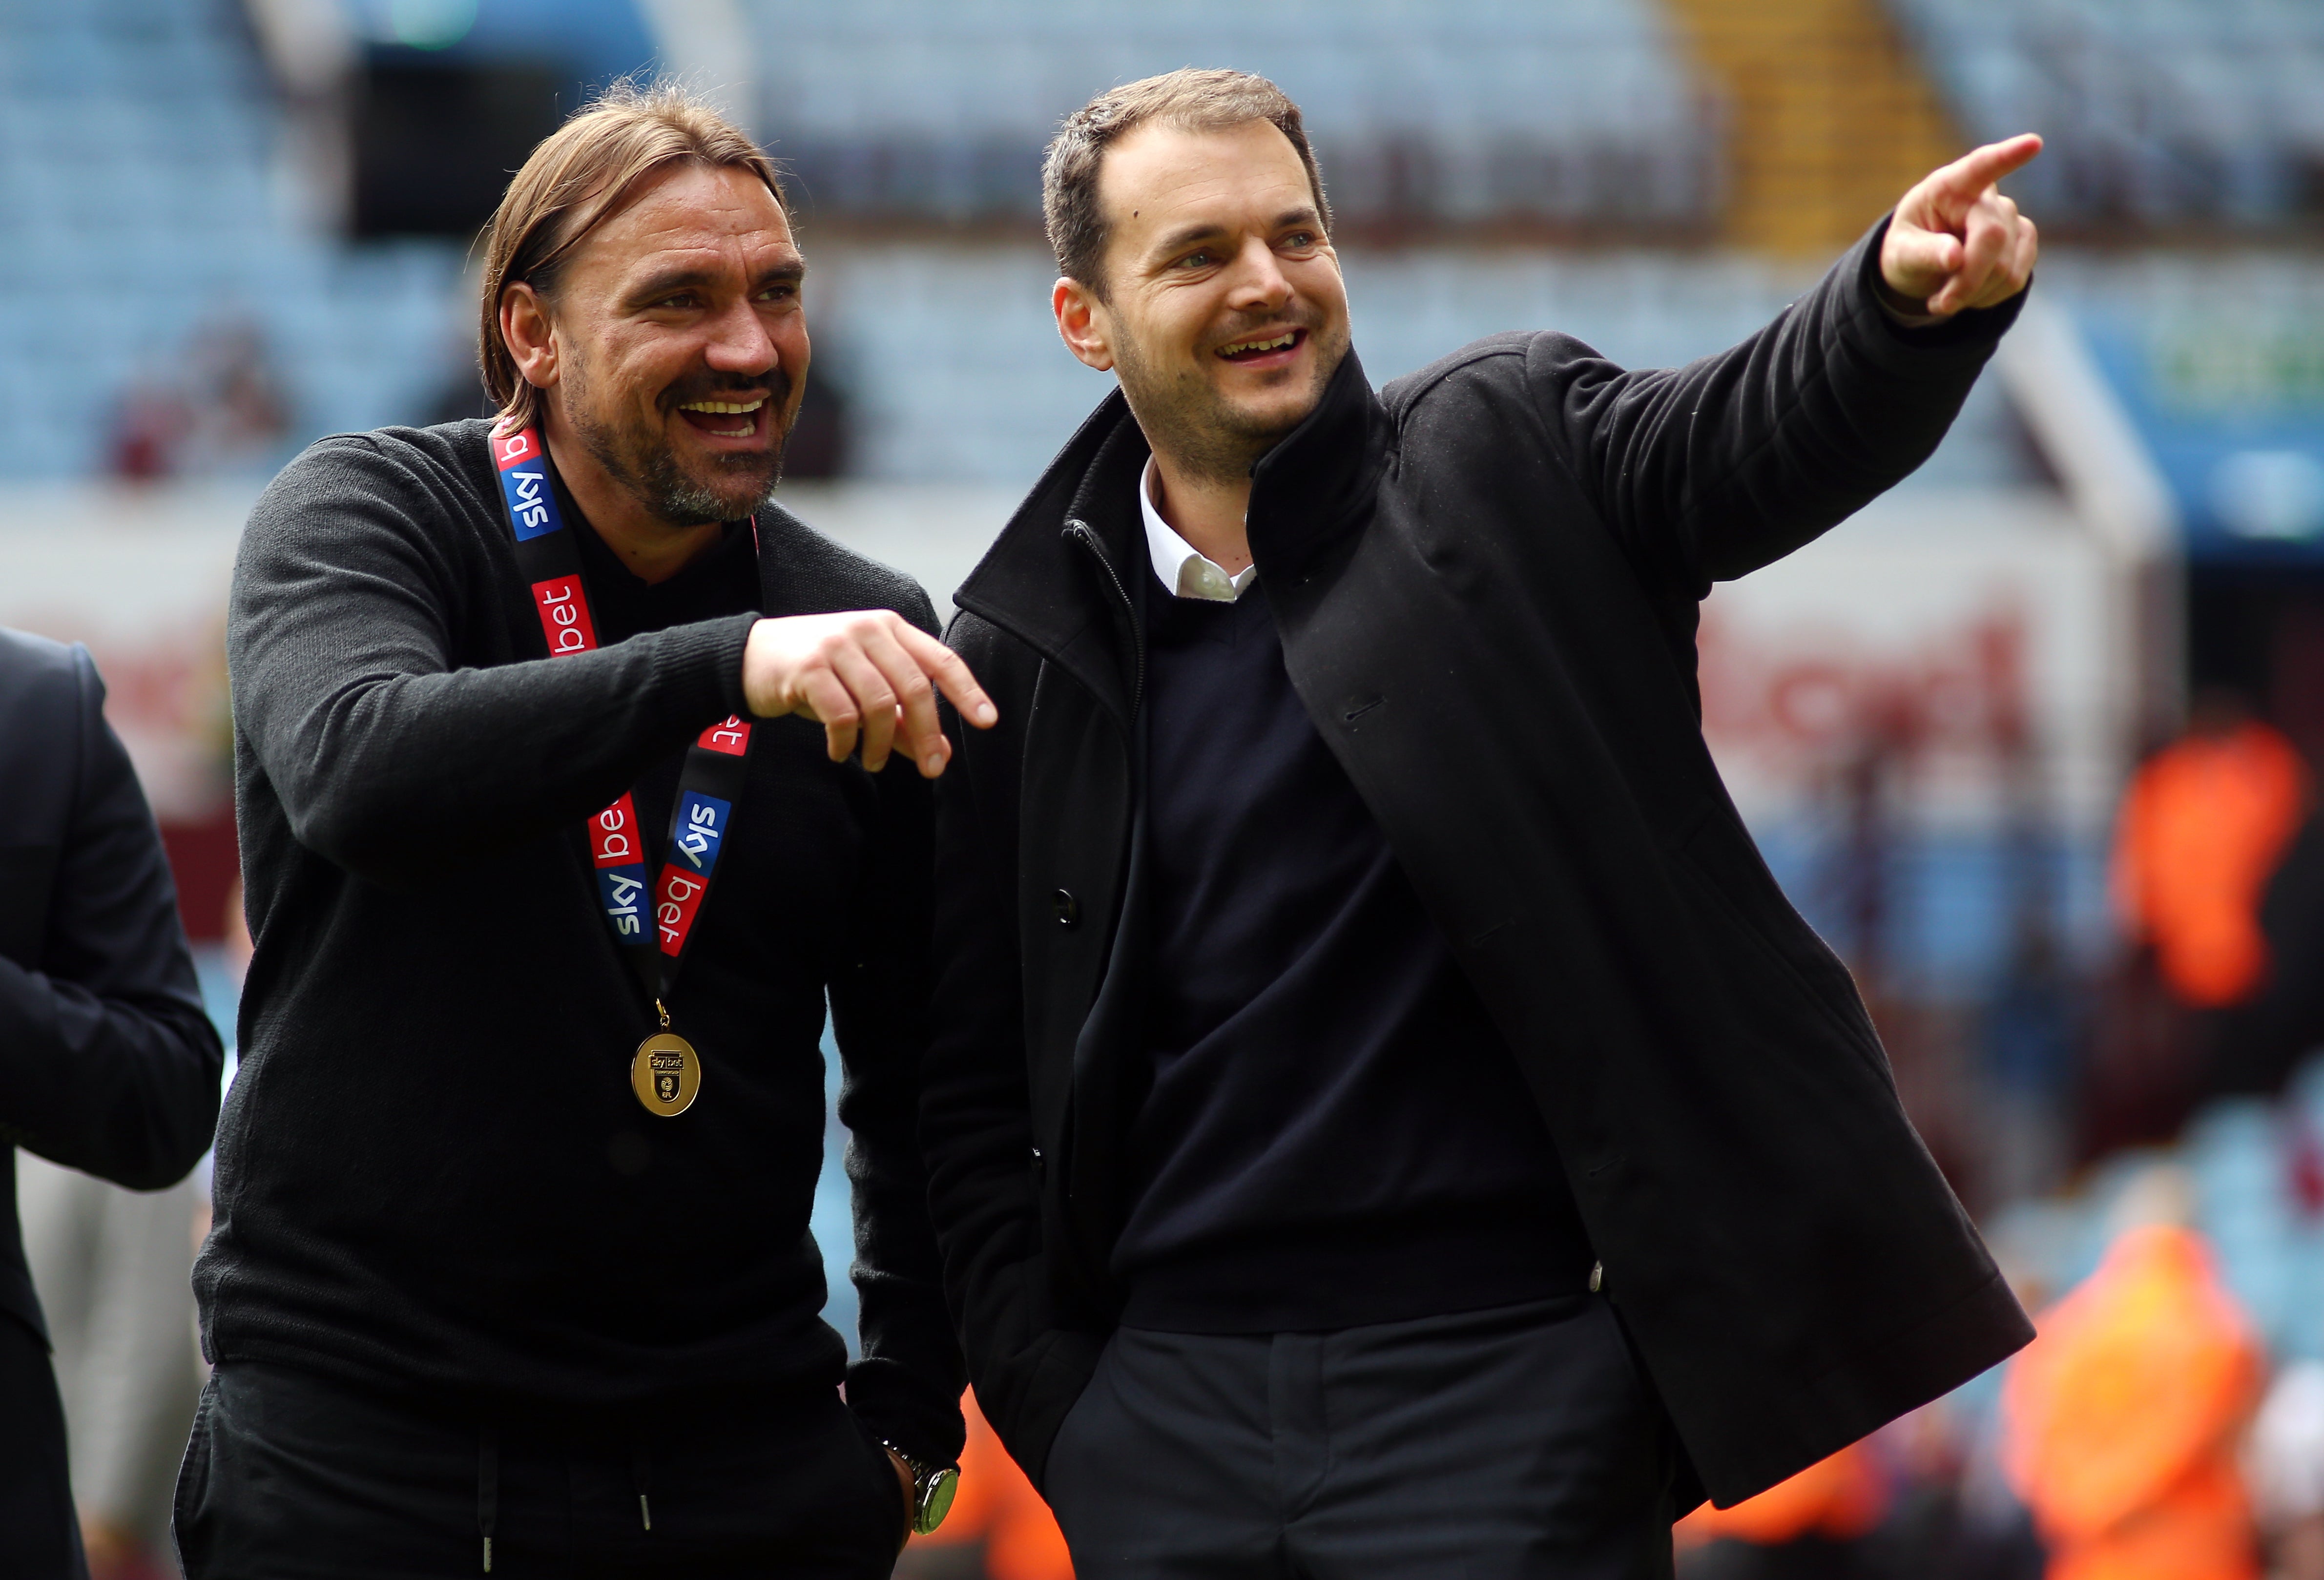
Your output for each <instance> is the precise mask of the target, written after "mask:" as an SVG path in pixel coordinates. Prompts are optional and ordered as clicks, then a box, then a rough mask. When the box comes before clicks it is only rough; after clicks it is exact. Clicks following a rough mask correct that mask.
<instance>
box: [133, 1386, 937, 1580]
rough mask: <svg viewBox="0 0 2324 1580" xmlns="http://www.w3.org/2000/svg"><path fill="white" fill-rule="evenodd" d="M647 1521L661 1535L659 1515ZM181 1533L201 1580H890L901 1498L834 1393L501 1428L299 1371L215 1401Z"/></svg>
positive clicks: (215, 1394)
mask: <svg viewBox="0 0 2324 1580" xmlns="http://www.w3.org/2000/svg"><path fill="white" fill-rule="evenodd" d="M649 1520H650V1528H649V1524H648V1521H649ZM175 1529H176V1533H177V1538H178V1556H179V1561H180V1563H181V1564H182V1565H183V1566H184V1567H185V1571H186V1575H187V1576H188V1580H289V1577H291V1576H309V1575H313V1576H324V1575H328V1576H333V1577H335V1580H373V1577H376V1580H389V1577H390V1576H393V1577H395V1580H402V1577H404V1576H411V1577H413V1580H417V1577H419V1576H422V1575H425V1576H428V1577H429V1580H445V1577H446V1576H453V1575H480V1574H483V1573H484V1572H485V1570H484V1538H485V1536H486V1535H487V1534H489V1535H490V1536H491V1538H492V1547H491V1553H492V1566H491V1570H490V1573H491V1574H492V1575H493V1576H494V1577H495V1580H499V1577H500V1576H508V1577H509V1580H526V1577H528V1576H536V1575H558V1576H565V1575H670V1576H678V1575H684V1576H687V1580H712V1577H716V1576H725V1575H754V1576H755V1575H802V1576H835V1577H837V1576H846V1577H848V1580H856V1577H859V1576H869V1575H886V1574H888V1573H889V1572H890V1569H892V1568H893V1567H894V1566H895V1559H896V1549H897V1547H898V1545H899V1543H900V1542H901V1541H902V1539H903V1534H904V1501H903V1495H902V1490H901V1489H900V1487H899V1485H898V1484H897V1480H896V1473H895V1472H894V1470H893V1469H891V1468H890V1465H889V1462H888V1458H887V1455H886V1454H885V1452H884V1451H883V1450H881V1447H880V1446H879V1445H878V1444H877V1443H875V1442H874V1441H872V1439H871V1437H869V1436H868V1435H867V1434H866V1433H865V1432H864V1431H863V1429H862V1428H861V1427H859V1426H858V1425H857V1424H856V1421H855V1418H854V1417H853V1415H852V1414H850V1413H849V1411H848V1409H847V1408H846V1406H844V1404H842V1403H841V1402H840V1400H839V1398H838V1396H837V1394H836V1393H830V1394H820V1395H817V1396H816V1397H813V1398H807V1399H800V1398H796V1397H794V1398H791V1399H788V1400H784V1401H782V1402H781V1403H780V1404H779V1407H775V1408H769V1409H757V1408H753V1409H747V1410H737V1411H736V1412H734V1413H733V1416H732V1417H731V1418H727V1419H725V1420H724V1421H723V1422H721V1423H717V1424H708V1425H705V1424H704V1423H701V1422H698V1421H697V1422H691V1423H688V1424H687V1425H685V1426H683V1427H680V1426H678V1425H674V1424H670V1423H659V1424H656V1423H652V1422H645V1421H623V1420H614V1421H607V1422H595V1423H592V1422H589V1421H587V1420H581V1421H568V1422H563V1423H558V1424H550V1423H547V1422H533V1423H527V1422H525V1421H521V1420H511V1419H508V1418H505V1417H503V1418H501V1419H500V1420H498V1421H497V1422H494V1423H493V1424H492V1425H491V1426H490V1427H489V1428H488V1427H487V1426H486V1425H484V1424H483V1423H481V1422H479V1421H478V1420H476V1419H475V1418H466V1419H463V1418H461V1417H459V1416H458V1415H457V1414H435V1413H429V1412H423V1411H420V1410H416V1409H410V1408H408V1407H406V1406H404V1405H402V1404H400V1403H399V1402H397V1401H394V1400H389V1399H386V1398H384V1397H382V1396H379V1395H375V1394H373V1393H370V1392H367V1391H362V1390H358V1389H354V1388H350V1387H347V1386H346V1385H344V1384H342V1383H340V1382H337V1381H334V1380H331V1379H327V1378H324V1377H320V1376H317V1375H315V1374H312V1373H309V1372H300V1371H295V1370H292V1369H290V1368H287V1367H281V1366H268V1365H255V1364H251V1363H239V1362H237V1363H230V1364H228V1365H226V1366H222V1367H220V1368H219V1369H218V1371H217V1373H216V1374H215V1375H214V1376H213V1377H212V1378H211V1379H210V1381H209V1385H208V1387H207V1388H205V1389H204V1390H203V1391H202V1398H201V1404H200V1408H199V1409H198V1411H197V1412H196V1415H195V1418H194V1431H193V1437H192V1440H191V1441H190V1442H189V1444H188V1445H187V1447H186V1463H185V1467H184V1469H183V1470H181V1471H180V1473H179V1477H178V1496H177V1517H176V1520H175Z"/></svg>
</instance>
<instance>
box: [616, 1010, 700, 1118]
mask: <svg viewBox="0 0 2324 1580" xmlns="http://www.w3.org/2000/svg"><path fill="white" fill-rule="evenodd" d="M654 1008H655V1009H657V1010H661V1005H660V1004H659V1003H657V1004H655V1005H654ZM661 1026H662V1029H661V1030H659V1031H657V1032H655V1033H654V1034H653V1035H652V1036H651V1037H649V1038H647V1039H645V1040H644V1041H643V1042H641V1043H639V1044H638V1051H637V1052H636V1053H635V1054H634V1055H632V1057H631V1059H630V1090H632V1092H635V1093H636V1094H637V1095H638V1101H639V1102H640V1103H641V1104H645V1110H646V1112H647V1113H659V1114H660V1115H661V1116H662V1117H663V1118H664V1119H676V1118H677V1117H678V1115H679V1114H681V1113H685V1112H686V1111H687V1109H688V1108H690V1107H692V1106H693V1105H694V1098H695V1095H696V1093H698V1092H700V1091H701V1090H702V1056H701V1055H700V1054H698V1053H696V1052H695V1051H694V1044H692V1043H691V1042H688V1041H687V1039H685V1038H683V1037H680V1036H679V1035H678V1033H677V1032H675V1031H673V1030H670V1029H669V1011H667V1010H662V1011H661Z"/></svg>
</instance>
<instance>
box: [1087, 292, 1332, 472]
mask: <svg viewBox="0 0 2324 1580" xmlns="http://www.w3.org/2000/svg"><path fill="white" fill-rule="evenodd" d="M1265 321H1267V322H1274V323H1280V322H1283V321H1284V315H1283V314H1280V313H1275V314H1269V315H1268V316H1267V319H1266V320H1265ZM1291 321H1292V322H1293V324H1294V325H1295V326H1296V328H1303V329H1305V330H1306V331H1307V334H1308V336H1309V337H1310V338H1312V339H1313V340H1314V343H1315V373H1314V383H1313V384H1312V385H1311V387H1310V388H1309V389H1308V391H1307V399H1306V400H1305V402H1302V403H1300V405H1299V406H1298V408H1297V409H1296V411H1273V412H1265V413H1261V412H1255V411H1246V410H1244V409H1243V408H1241V407H1240V406H1238V405H1236V404H1235V403H1234V402H1231V401H1229V400H1227V399H1226V398H1225V397H1224V396H1222V395H1221V394H1220V393H1219V392H1218V389H1217V387H1216V386H1215V385H1213V383H1211V382H1210V381H1209V380H1208V379H1206V378H1204V377H1203V375H1202V374H1201V373H1199V372H1198V371H1196V370H1194V369H1192V368H1185V369H1179V370H1176V371H1168V370H1165V369H1164V368H1162V367H1161V366H1159V365H1157V364H1156V363H1153V362H1150V361H1148V359H1147V357H1146V356H1145V354H1144V351H1143V349H1142V348H1141V347H1140V346H1139V345H1138V344H1137V343H1136V341H1135V340H1134V339H1133V338H1131V337H1128V336H1122V337H1118V338H1117V339H1116V341H1115V343H1114V347H1113V372H1114V376H1115V377H1116V378H1117V379H1119V380H1120V381H1121V393H1122V394H1123V396H1124V397H1125V398H1127V399H1128V401H1129V402H1130V411H1131V414H1132V415H1134V416H1135V417H1136V418H1137V419H1138V425H1139V428H1141V429H1143V430H1145V432H1146V438H1147V442H1148V444H1149V445H1151V446H1152V447H1153V448H1156V449H1157V450H1161V451H1164V452H1165V453H1167V455H1168V456H1169V457H1170V458H1171V459H1172V461H1173V462H1175V463H1176V465H1177V467H1179V468H1180V469H1181V470H1182V471H1184V472H1185V473H1186V474H1187V475H1188V476H1192V477H1196V478H1201V479H1203V480H1204V481H1207V482H1214V483H1231V482H1239V481H1240V480H1241V479H1243V478H1246V477H1248V476H1250V470H1251V468H1252V467H1255V466H1257V465H1258V464H1259V457H1261V456H1263V455H1265V454H1266V453H1267V452H1268V450H1270V449H1272V448H1275V446H1276V444H1277V441H1278V440H1280V439H1282V438H1283V437H1284V435H1286V434H1287V433H1289V432H1290V431H1291V430H1293V429H1295V428H1296V427H1298V426H1299V425H1300V424H1301V423H1302V422H1305V421H1306V420H1307V416H1308V413H1310V412H1312V411H1314V410H1315V408H1316V406H1317V405H1318V404H1319V403H1320V402H1322V401H1323V388H1324V386H1325V385H1326V384H1329V383H1331V382H1332V375H1333V374H1334V373H1336V372H1337V371H1339V366H1340V360H1341V358H1342V357H1343V356H1346V355H1347V350H1348V332H1347V327H1346V322H1345V320H1344V319H1343V320H1342V323H1341V325H1340V326H1339V331H1338V333H1337V334H1336V335H1333V336H1332V337H1330V338H1328V339H1327V338H1326V337H1325V333H1326V330H1327V329H1328V328H1330V326H1329V325H1328V323H1327V322H1326V321H1324V320H1323V317H1322V315H1320V314H1318V315H1315V318H1314V321H1309V320H1308V319H1304V318H1294V319H1292V320H1291ZM1259 323H1260V320H1258V319H1254V320H1253V321H1252V323H1251V325H1250V328H1258V327H1259ZM1239 332H1240V331H1239V330H1230V331H1229V332H1227V333H1226V334H1224V335H1222V336H1221V337H1220V340H1221V343H1222V344H1231V343H1232V341H1233V339H1234V337H1235V335H1236V334H1237V333H1239ZM1205 355H1207V353H1205Z"/></svg>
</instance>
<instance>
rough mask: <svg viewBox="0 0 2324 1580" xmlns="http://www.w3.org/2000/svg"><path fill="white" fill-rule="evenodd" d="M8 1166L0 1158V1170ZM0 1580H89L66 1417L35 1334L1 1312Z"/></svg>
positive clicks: (46, 1352) (43, 1348)
mask: <svg viewBox="0 0 2324 1580" xmlns="http://www.w3.org/2000/svg"><path fill="white" fill-rule="evenodd" d="M6 1166H7V1162H6V1159H5V1157H0V1168H5V1167H6ZM0 1580H88V1563H87V1562H86V1561H85V1560H84V1559H83V1558H82V1557H81V1551H80V1521H79V1520H78V1519H76V1518H75V1517H74V1515H73V1501H72V1480H71V1473H70V1472H69V1470H68V1469H67V1468H66V1462H65V1411H64V1406H63V1405H62V1404H61V1403H60V1401H59V1400H58V1399H57V1374H56V1372H55V1369H54V1368H52V1367H51V1365H50V1364H49V1347H48V1345H46V1344H42V1342H41V1338H40V1335H38V1334H36V1333H34V1332H33V1331H32V1329H31V1328H29V1327H27V1326H24V1324H23V1323H21V1322H19V1321H17V1320H16V1319H15V1318H14V1317H10V1316H8V1315H7V1314H6V1313H5V1312H0Z"/></svg>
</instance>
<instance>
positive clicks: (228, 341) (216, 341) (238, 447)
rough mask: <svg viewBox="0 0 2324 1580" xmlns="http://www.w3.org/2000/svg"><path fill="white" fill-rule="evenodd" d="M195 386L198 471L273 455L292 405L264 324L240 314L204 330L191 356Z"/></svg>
mask: <svg viewBox="0 0 2324 1580" xmlns="http://www.w3.org/2000/svg"><path fill="white" fill-rule="evenodd" d="M186 366H187V374H188V378H189V383H191V384H192V387H193V395H194V415H195V422H194V431H193V434H192V438H191V445H190V447H189V448H191V450H192V452H193V466H192V467H191V468H190V469H192V470H197V471H225V470H230V469H232V468H234V467H239V466H244V465H248V464H252V463H263V462H266V461H268V460H270V459H272V457H273V455H274V450H275V448H276V447H277V446H278V445H280V444H281V441H282V439H284V437H285V436H287V435H288V434H289V433H290V431H291V405H290V401H289V399H288V398H287V397H286V396H285V395H284V393H283V392H282V384H281V377H280V375H278V374H276V372H275V370H274V361H273V358H272V356H269V355H268V352H267V348H266V341H265V338H264V337H263V335H262V334H261V333H260V332H259V328H258V326H257V325H256V324H255V323H254V322H252V321H251V320H250V319H246V318H243V317H241V316H240V315H233V316H229V317H226V318H223V319H217V320H215V321H213V322H211V323H209V324H208V325H205V326H204V327H203V328H201V329H199V330H198V331H197V332H196V333H195V335H194V337H193V341H192V344H191V346H189V350H188V355H187V358H186Z"/></svg>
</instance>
